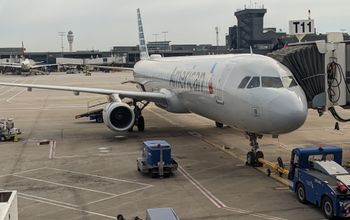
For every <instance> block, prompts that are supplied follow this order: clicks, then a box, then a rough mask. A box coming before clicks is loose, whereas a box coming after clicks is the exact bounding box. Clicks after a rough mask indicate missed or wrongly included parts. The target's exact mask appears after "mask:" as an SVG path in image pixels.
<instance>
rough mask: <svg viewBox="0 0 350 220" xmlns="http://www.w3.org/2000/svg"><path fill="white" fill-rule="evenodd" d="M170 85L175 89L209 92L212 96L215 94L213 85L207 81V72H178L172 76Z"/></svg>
mask: <svg viewBox="0 0 350 220" xmlns="http://www.w3.org/2000/svg"><path fill="white" fill-rule="evenodd" d="M209 83H210V86H209ZM169 84H170V86H171V87H173V88H180V89H185V90H190V91H200V92H204V91H209V93H210V94H212V92H213V85H212V83H211V81H209V80H208V79H207V77H206V73H205V72H197V71H183V70H176V71H174V72H173V73H172V74H171V75H170V81H169ZM210 88H211V89H210ZM210 90H211V92H210Z"/></svg>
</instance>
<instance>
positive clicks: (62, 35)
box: [58, 31, 66, 56]
mask: <svg viewBox="0 0 350 220" xmlns="http://www.w3.org/2000/svg"><path fill="white" fill-rule="evenodd" d="M65 35H66V32H63V31H61V32H58V36H60V37H61V49H62V56H63V51H64V47H63V37H64V36H65Z"/></svg>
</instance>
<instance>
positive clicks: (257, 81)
mask: <svg viewBox="0 0 350 220" xmlns="http://www.w3.org/2000/svg"><path fill="white" fill-rule="evenodd" d="M256 87H260V77H258V76H254V77H253V78H252V80H250V83H249V84H248V86H247V88H248V89H252V88H256Z"/></svg>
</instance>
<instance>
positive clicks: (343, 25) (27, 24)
mask: <svg viewBox="0 0 350 220" xmlns="http://www.w3.org/2000/svg"><path fill="white" fill-rule="evenodd" d="M250 2H251V3H250ZM255 2H256V5H257V6H261V5H264V7H265V8H267V14H266V15H265V19H264V21H265V22H264V26H265V27H277V29H282V30H283V31H288V21H289V20H293V19H306V18H307V10H308V9H310V10H311V16H312V18H314V19H315V26H316V28H317V31H318V32H321V33H324V32H330V31H340V30H343V29H346V31H347V32H348V31H350V23H349V20H350V13H349V9H350V1H349V0H333V1H325V0H294V1H283V0H264V1H254V0H252V1H249V0H0V27H1V31H0V33H1V34H0V47H20V46H21V41H22V40H23V41H24V44H25V47H26V48H27V51H60V47H61V40H60V37H59V36H58V32H60V31H65V32H68V31H69V30H72V31H73V32H74V35H75V40H74V46H73V47H74V50H86V49H89V50H91V49H95V50H96V49H98V50H110V49H111V48H112V46H114V45H131V46H134V45H137V44H138V39H137V20H136V9H137V8H140V9H141V13H142V18H143V23H144V30H145V34H146V40H147V41H154V40H155V36H154V35H153V34H156V33H160V34H161V32H162V31H168V32H169V33H168V34H167V40H171V41H172V43H174V44H177V43H197V44H201V43H210V44H215V39H216V35H215V27H216V26H218V27H219V29H220V44H222V45H223V44H225V38H224V36H225V33H227V32H228V27H229V26H233V25H235V24H236V23H237V20H236V18H235V17H234V15H233V13H234V12H235V11H236V10H237V9H239V8H244V5H247V6H249V5H250V4H252V6H253V7H255ZM158 40H164V35H163V34H161V35H160V36H159V37H158ZM64 47H65V50H67V49H68V43H67V38H66V37H65V38H64Z"/></svg>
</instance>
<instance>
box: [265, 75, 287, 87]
mask: <svg viewBox="0 0 350 220" xmlns="http://www.w3.org/2000/svg"><path fill="white" fill-rule="evenodd" d="M261 82H262V87H267V88H282V87H283V84H282V80H281V78H279V77H268V76H263V77H261Z"/></svg>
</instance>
